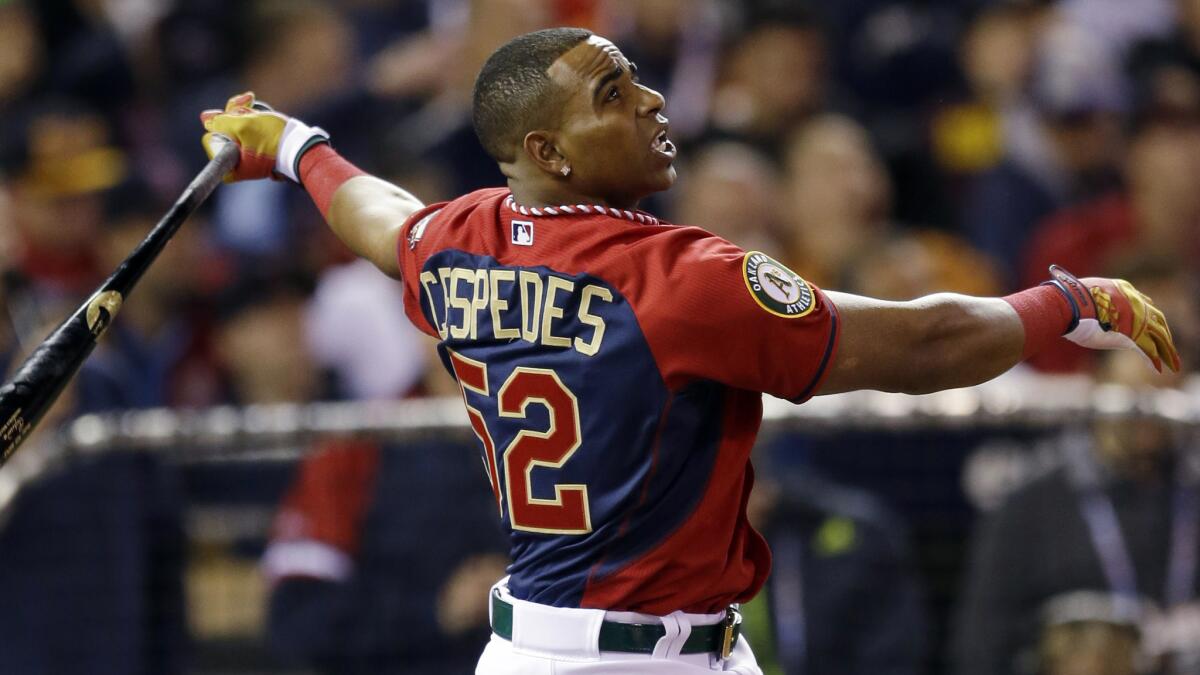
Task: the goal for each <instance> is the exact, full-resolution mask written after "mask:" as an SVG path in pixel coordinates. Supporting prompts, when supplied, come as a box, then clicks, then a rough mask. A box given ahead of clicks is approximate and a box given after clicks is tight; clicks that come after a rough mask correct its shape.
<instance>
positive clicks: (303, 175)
mask: <svg viewBox="0 0 1200 675" xmlns="http://www.w3.org/2000/svg"><path fill="white" fill-rule="evenodd" d="M299 164H300V171H299V173H300V184H301V185H303V186H304V189H305V190H306V191H308V195H309V196H310V197H312V200H313V202H314V203H316V205H317V209H319V210H320V211H321V215H322V216H325V219H326V220H328V219H329V204H330V203H331V202H332V201H333V193H335V192H337V189H338V188H340V187H341V186H342V183H345V182H346V181H348V180H350V179H351V178H354V177H355V176H365V175H366V173H367V172H366V171H363V170H362V169H360V168H358V167H357V166H354V165H353V164H351V163H350V162H348V161H346V159H345V158H343V157H342V156H341V155H339V154H337V152H335V151H334V149H333V148H331V147H329V144H328V143H321V144H319V145H314V146H312V147H311V148H310V149H309V150H308V152H305V153H304V154H303V155H301V156H300V163H299Z"/></svg>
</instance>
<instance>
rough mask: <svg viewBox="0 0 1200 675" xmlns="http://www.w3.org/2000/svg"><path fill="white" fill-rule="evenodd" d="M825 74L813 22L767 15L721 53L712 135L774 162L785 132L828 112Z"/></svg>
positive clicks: (825, 58) (800, 16)
mask: <svg viewBox="0 0 1200 675" xmlns="http://www.w3.org/2000/svg"><path fill="white" fill-rule="evenodd" d="M829 68H830V64H829V54H828V45H827V43H826V37H825V34H824V32H823V31H822V29H821V27H820V26H819V25H818V24H817V22H816V21H815V19H813V18H812V17H811V16H808V15H806V14H804V13H799V12H791V13H788V14H787V18H777V17H776V15H775V14H771V15H769V16H768V17H767V18H765V19H763V20H762V21H760V22H759V23H757V24H755V25H753V26H752V27H751V28H750V29H749V30H747V31H746V32H744V33H742V34H741V35H738V36H736V39H735V42H734V43H733V44H732V45H731V46H730V47H729V48H728V50H727V53H726V55H725V57H724V64H723V67H722V70H723V72H722V74H721V77H720V79H719V80H718V84H717V89H716V93H715V95H714V97H713V101H712V112H711V116H712V126H713V127H714V131H715V132H716V133H717V134H718V135H719V136H724V137H733V138H737V139H740V140H744V141H747V142H750V143H752V144H754V145H756V146H758V147H759V148H760V149H761V150H763V151H764V152H766V153H768V154H769V155H771V156H772V157H773V158H778V155H779V150H780V149H779V142H780V140H782V139H783V138H784V137H785V136H786V135H787V133H788V131H789V129H791V128H792V127H793V126H795V125H797V124H799V123H801V122H803V121H804V120H805V119H807V118H808V117H809V116H811V115H814V114H816V113H818V112H822V111H824V110H827V109H829V107H830V100H831V99H833V98H834V94H833V92H831V89H832V88H833V87H834V83H832V82H831V81H830V72H829Z"/></svg>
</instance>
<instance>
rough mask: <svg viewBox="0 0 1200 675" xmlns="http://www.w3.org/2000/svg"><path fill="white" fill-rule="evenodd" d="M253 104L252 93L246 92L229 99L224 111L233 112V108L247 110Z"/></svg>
mask: <svg viewBox="0 0 1200 675" xmlns="http://www.w3.org/2000/svg"><path fill="white" fill-rule="evenodd" d="M253 103H254V92H252V91H246V92H242V93H240V94H238V95H237V96H233V97H230V99H229V101H228V102H226V103H225V110H226V111H227V112H233V110H234V109H235V108H249V107H250V106H251V105H252V104H253Z"/></svg>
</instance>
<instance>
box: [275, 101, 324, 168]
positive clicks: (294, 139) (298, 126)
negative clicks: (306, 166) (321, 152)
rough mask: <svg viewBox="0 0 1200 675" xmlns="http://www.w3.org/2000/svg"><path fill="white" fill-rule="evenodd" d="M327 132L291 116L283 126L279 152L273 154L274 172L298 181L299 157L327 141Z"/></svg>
mask: <svg viewBox="0 0 1200 675" xmlns="http://www.w3.org/2000/svg"><path fill="white" fill-rule="evenodd" d="M328 142H329V134H328V133H326V132H325V130H324V129H322V128H321V127H310V126H308V125H307V124H305V123H304V122H301V121H300V120H298V119H296V118H294V117H292V118H289V119H288V121H287V124H286V125H284V127H283V134H282V135H281V136H280V139H279V152H278V153H277V154H276V156H275V173H278V174H280V175H283V176H287V177H288V178H289V179H291V180H293V181H295V182H297V183H299V182H300V177H299V174H300V158H301V157H303V156H304V153H305V152H307V151H308V149H309V148H311V147H313V146H314V145H316V144H318V143H328Z"/></svg>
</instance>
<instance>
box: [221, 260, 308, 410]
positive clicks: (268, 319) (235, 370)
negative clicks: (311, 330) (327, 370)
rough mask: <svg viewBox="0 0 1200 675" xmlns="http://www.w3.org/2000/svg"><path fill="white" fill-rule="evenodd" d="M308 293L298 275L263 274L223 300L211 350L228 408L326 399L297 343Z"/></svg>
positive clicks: (303, 277) (285, 272) (302, 277)
mask: <svg viewBox="0 0 1200 675" xmlns="http://www.w3.org/2000/svg"><path fill="white" fill-rule="evenodd" d="M311 291H312V287H311V283H310V280H309V279H308V277H307V276H306V275H304V273H303V272H297V271H288V270H283V271H266V270H264V271H262V274H260V275H248V276H245V277H243V278H242V279H241V280H240V281H238V282H237V283H235V284H234V285H233V286H231V287H230V289H229V290H228V291H227V292H226V293H225V294H224V296H223V298H222V300H221V302H220V305H219V307H218V309H217V314H218V326H217V328H216V336H215V345H214V348H215V351H216V356H217V360H218V364H219V366H220V367H221V369H222V371H223V374H224V377H225V383H226V384H225V386H226V391H227V396H228V398H229V400H230V401H231V402H233V403H235V404H237V405H243V406H244V405H256V404H257V405H266V404H271V403H306V402H310V401H315V400H320V399H321V398H324V397H325V394H326V389H327V382H326V381H325V379H324V373H323V372H322V370H321V369H320V368H319V367H318V366H317V364H316V363H315V362H314V360H313V356H312V353H311V351H310V350H309V348H308V345H307V344H306V343H305V341H304V339H303V337H302V336H303V335H304V320H305V313H306V310H307V303H308V301H309V298H310V296H311Z"/></svg>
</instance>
